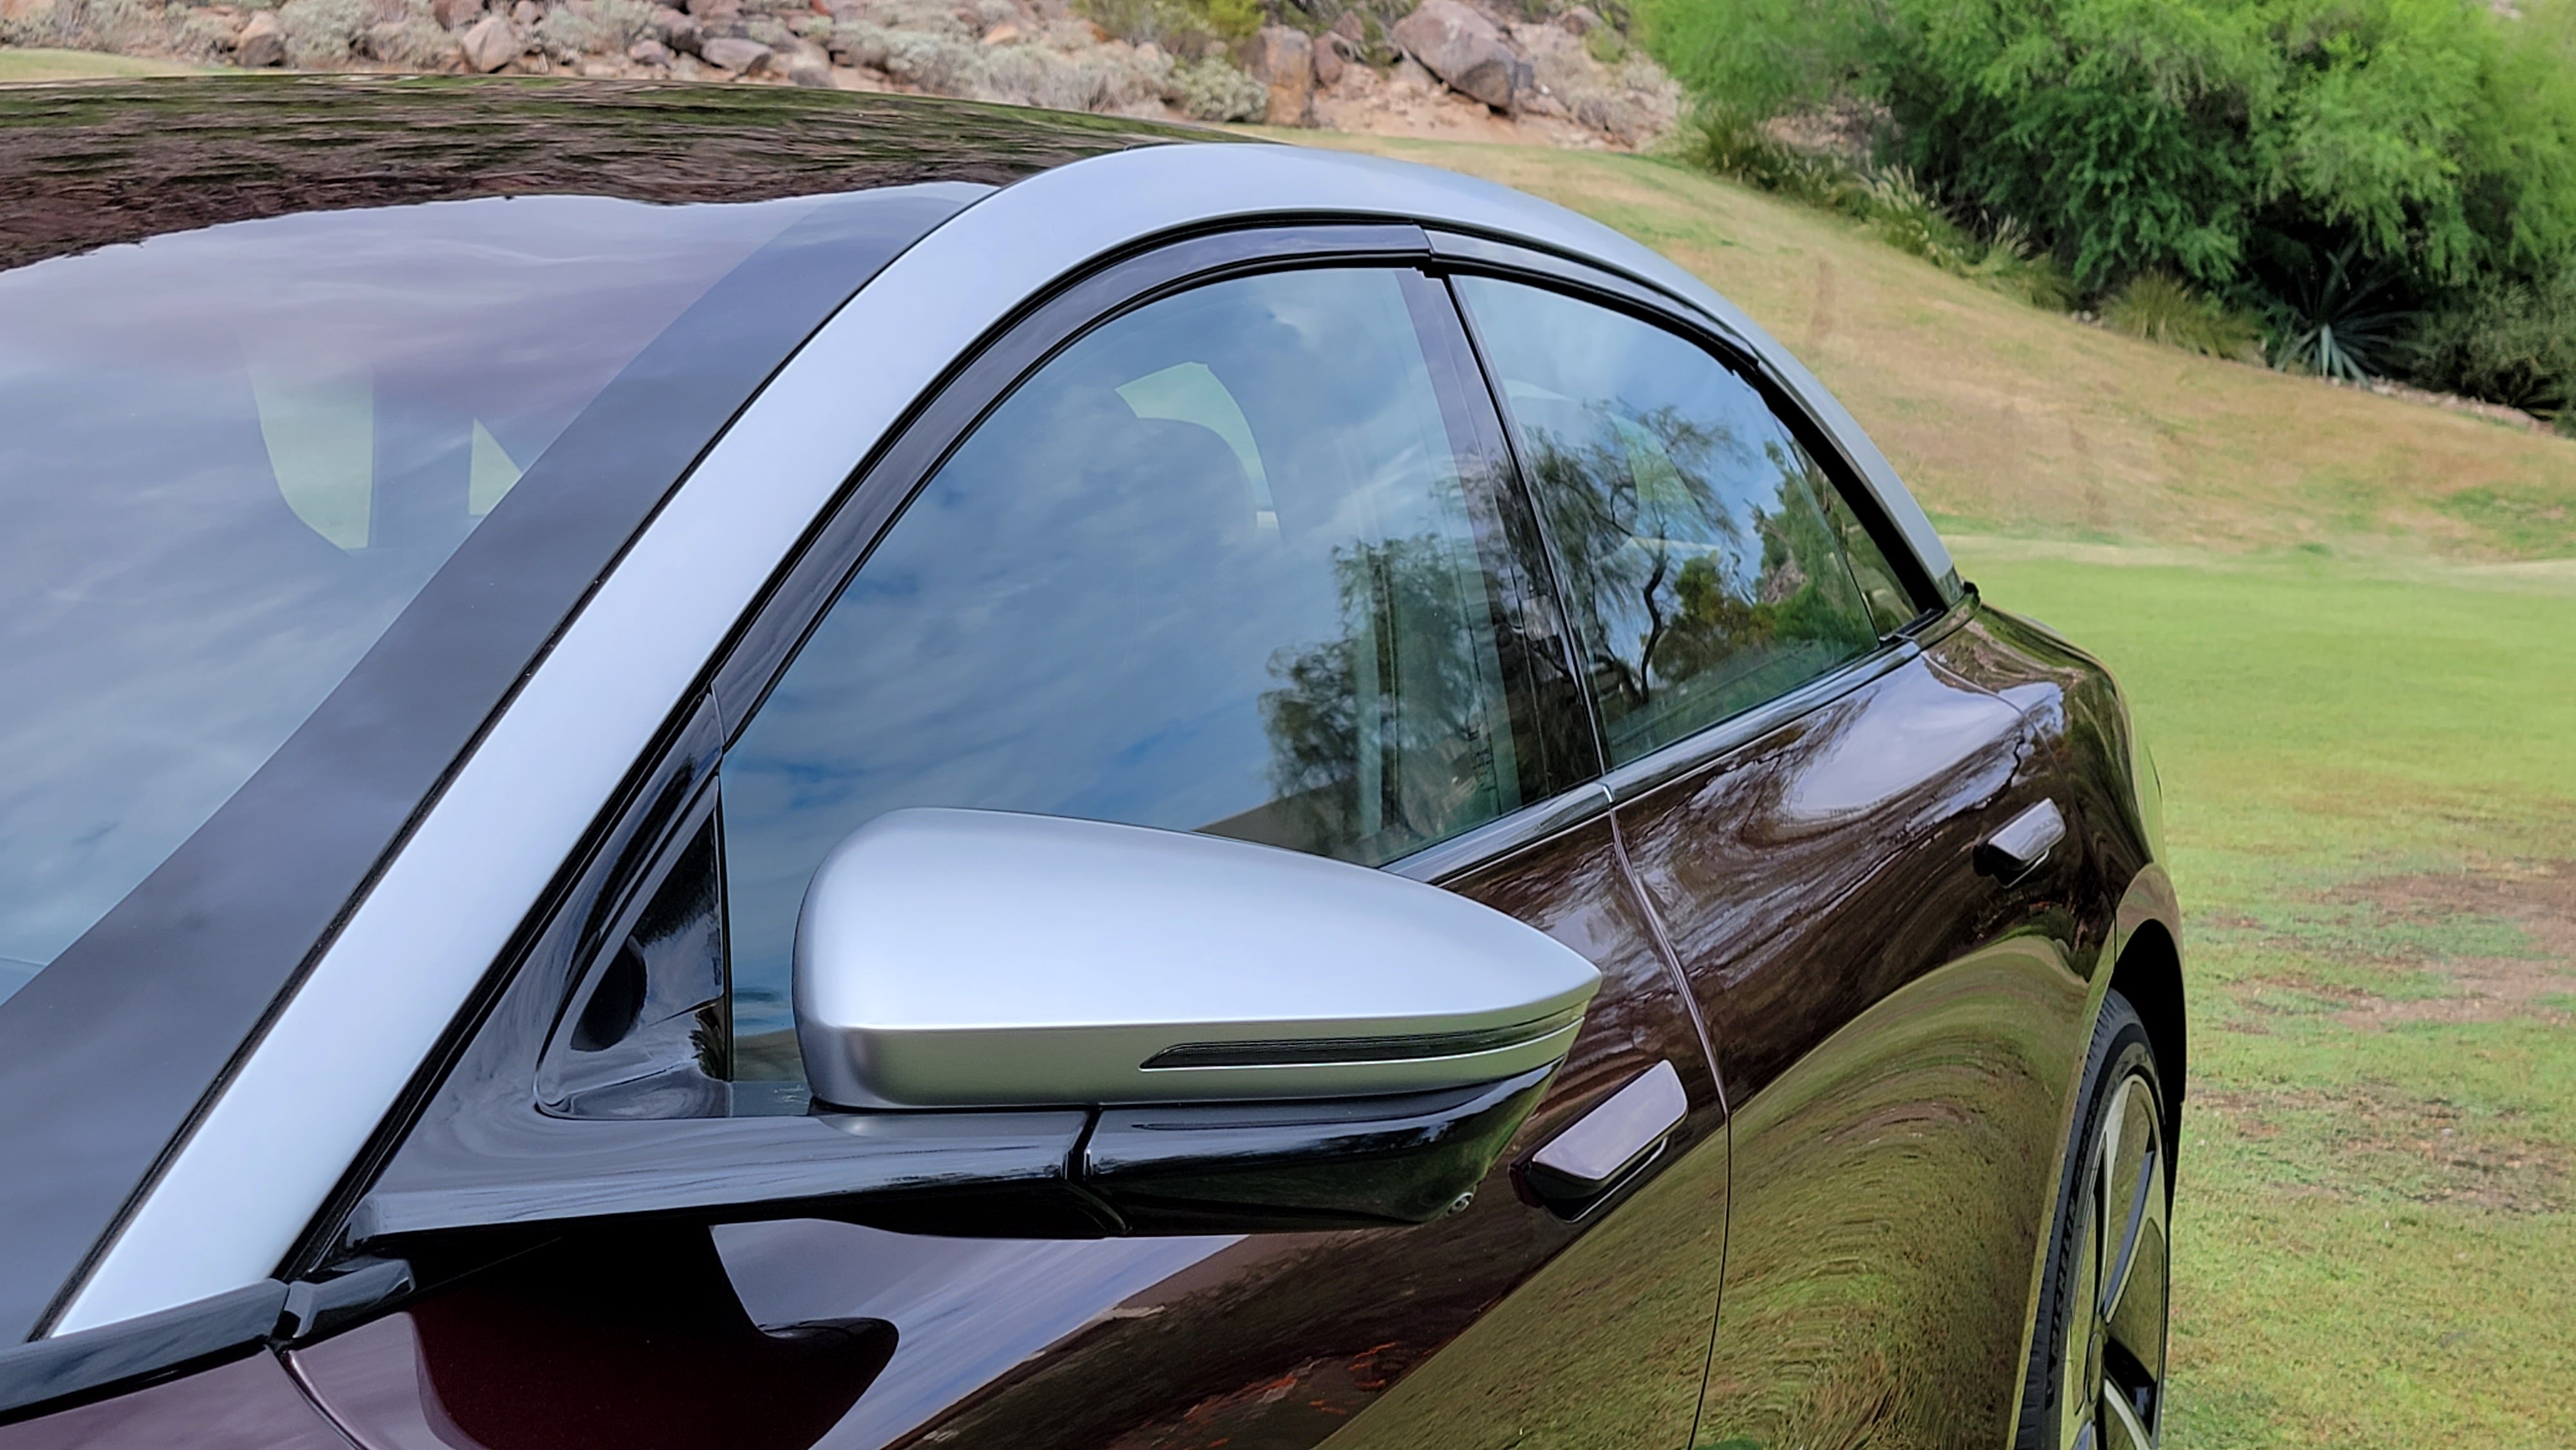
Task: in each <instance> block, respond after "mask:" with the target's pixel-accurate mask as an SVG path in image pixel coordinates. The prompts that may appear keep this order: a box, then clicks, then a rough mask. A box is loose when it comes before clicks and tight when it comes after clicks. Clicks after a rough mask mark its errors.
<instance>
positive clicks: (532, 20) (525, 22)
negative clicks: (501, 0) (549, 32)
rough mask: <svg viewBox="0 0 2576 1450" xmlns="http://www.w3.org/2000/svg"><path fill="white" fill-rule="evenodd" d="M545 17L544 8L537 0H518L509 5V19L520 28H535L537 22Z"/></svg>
mask: <svg viewBox="0 0 2576 1450" xmlns="http://www.w3.org/2000/svg"><path fill="white" fill-rule="evenodd" d="M545 18H546V8H545V7H544V6H542V5H540V4H538V3H537V0H519V3H518V4H516V5H513V6H511V7H510V19H511V20H512V21H514V22H515V23H516V24H517V25H518V27H519V28H520V29H521V30H534V29H536V28H537V22H538V21H540V20H543V19H545Z"/></svg>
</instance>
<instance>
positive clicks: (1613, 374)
mask: <svg viewBox="0 0 2576 1450" xmlns="http://www.w3.org/2000/svg"><path fill="white" fill-rule="evenodd" d="M1457 287H1458V290H1459V293H1460V295H1461V296H1462V297H1463V298H1464V299H1465V301H1466V304H1467V308H1468V311H1469V313H1470V315H1471V316H1472V317H1473V319H1474V321H1475V324H1476V328H1477V333H1478V336H1479V339H1480V340H1481V342H1482V344H1483V346H1484V350H1485V357H1486V362H1487V364H1488V366H1489V367H1490V368H1491V370H1492V372H1493V373H1494V375H1495V378H1496V380H1497V381H1498V382H1499V383H1500V385H1501V387H1502V390H1503V393H1504V397H1505V400H1506V402H1507V403H1508V405H1509V411H1510V413H1511V415H1512V420H1513V423H1514V425H1515V426H1516V428H1517V429H1518V432H1519V437H1520V440H1521V444H1522V448H1523V461H1524V465H1525V467H1526V468H1527V469H1528V471H1529V474H1530V484H1531V487H1532V489H1533V491H1534V492H1535V494H1536V497H1537V502H1538V507H1539V511H1540V513H1541V515H1542V516H1543V517H1544V518H1545V519H1546V521H1547V524H1548V532H1549V540H1550V542H1551V543H1552V544H1553V545H1554V547H1555V550H1556V554H1557V561H1558V566H1559V569H1560V571H1561V574H1562V576H1563V579H1564V582H1565V585H1566V590H1567V594H1568V596H1569V604H1570V605H1571V607H1572V609H1573V612H1574V615H1575V621H1574V622H1575V630H1576V633H1577V635H1578V636H1579V638H1580V639H1581V641H1582V647H1583V651H1584V656H1585V664H1586V666H1587V667H1588V668H1589V670H1590V673H1591V676H1592V685H1593V694H1594V699H1595V702H1596V706H1597V708H1598V710H1599V712H1600V716H1601V728H1602V736H1603V743H1604V745H1605V747H1606V749H1607V753H1608V755H1609V758H1610V761H1611V763H1612V764H1614V765H1616V764H1622V763H1625V762H1627V761H1630V760H1634V759H1636V758H1638V757H1639V756H1642V755H1646V754H1649V753H1651V752H1653V751H1655V750H1657V749H1659V748H1661V747H1663V746H1665V745H1669V744H1671V743H1672V742H1674V741H1676V740H1679V739H1682V738H1683V737H1685V736H1688V735H1691V734H1694V733H1696V732H1697V731H1699V730H1701V729H1703V728H1705V727H1707V726H1709V725H1711V724H1713V723H1715V722H1717V721H1719V720H1722V719H1725V718H1726V717H1728V716H1730V715H1734V714H1737V713H1740V712H1741V711H1744V710H1746V709H1749V708H1751V707H1752V706H1755V705H1758V704H1761V703H1763V702H1764V701H1767V700H1770V699H1773V698H1776V697H1777V696H1779V695H1781V694H1784V693H1786V692H1787V691H1789V690H1791V689H1794V688H1796V687H1797V686H1798V685H1801V684H1803V683H1805V682H1806V681H1808V680H1810V679H1813V678H1814V677H1816V676H1817V675H1819V674H1822V673H1824V672H1826V671H1827V670H1830V669H1832V668H1833V667H1835V666H1836V665H1838V664H1841V663H1842V662H1844V661H1846V660H1849V659H1852V658H1855V657H1857V656H1859V655H1862V654H1865V653H1867V652H1868V651H1869V650H1871V649H1872V648H1873V647H1875V646H1876V644H1877V642H1878V630H1877V628H1876V626H1875V625H1874V624H1873V622H1872V620H1871V618H1870V614H1869V609H1868V606H1867V604H1866V603H1865V602H1864V601H1863V599H1862V598H1861V594H1860V590H1859V589H1858V588H1857V587H1856V586H1855V584H1854V582H1853V578H1852V574H1851V570H1850V567H1849V566H1848V564H1847V563H1846V561H1845V559H1844V557H1843V554H1842V551H1841V549H1840V548H1839V547H1838V545H1837V541H1836V538H1835V531H1834V528H1833V525H1832V522H1831V520H1830V519H1829V518H1828V516H1827V513H1826V504H1827V501H1828V500H1829V499H1830V498H1831V497H1832V484H1831V482H1830V481H1829V480H1828V479H1827V478H1826V477H1825V475H1824V473H1823V472H1822V470H1820V469H1819V468H1818V467H1817V466H1816V464H1815V462H1814V461H1813V460H1812V459H1811V458H1809V456H1808V455H1807V452H1806V450H1805V449H1803V448H1801V447H1800V446H1799V444H1798V442H1797V440H1796V439H1795V437H1793V436H1792V435H1791V433H1790V431H1789V429H1788V428H1787V426H1786V425H1785V424H1783V423H1782V422H1781V421H1780V419H1779V418H1778V417H1777V416H1775V415H1774V414H1773V413H1772V412H1771V410H1770V408H1769V407H1768V406H1767V405H1766V404H1765V403H1764V401H1763V398H1762V395H1761V393H1760V392H1759V391H1757V390H1756V389H1755V388H1754V387H1753V386H1752V385H1751V384H1749V383H1747V382H1746V381H1745V380H1744V379H1742V378H1740V377H1738V376H1737V375H1736V374H1734V373H1733V372H1731V371H1729V370H1728V369H1727V368H1726V367H1724V366H1723V365H1722V364H1720V363H1719V362H1718V361H1717V360H1716V359H1715V358H1713V357H1711V356H1710V355H1709V354H1708V353H1707V352H1706V351H1704V350H1702V349H1701V348H1700V347H1699V346H1698V345H1697V344H1694V343H1692V342H1689V341H1687V340H1685V339H1683V338H1680V337H1677V336H1675V335H1674V334H1672V333H1669V332H1665V331H1663V330H1662V329H1660V328H1657V327H1653V326H1650V325H1648V324H1646V323H1644V322H1640V321H1638V320H1636V319H1634V318H1631V317H1628V316H1625V315H1623V314H1620V313H1616V312H1611V311H1609V310H1607V309H1604V308H1600V307H1596V306H1593V305H1591V304H1589V303H1586V302H1580V301H1577V300H1575V299H1573V298H1570V297H1565V296H1562V295H1560V294H1557V293H1553V292H1547V291H1543V290H1541V289H1539V288H1536V287H1530V286H1524V285H1522V284H1519V283H1514V282H1504V281H1499V280H1494V279H1488V278H1480V277H1462V278H1460V279H1458V282H1457Z"/></svg>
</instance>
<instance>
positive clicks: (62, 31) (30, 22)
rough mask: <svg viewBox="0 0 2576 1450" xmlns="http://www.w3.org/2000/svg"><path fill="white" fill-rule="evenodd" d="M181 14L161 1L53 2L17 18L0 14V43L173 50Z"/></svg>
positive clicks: (69, 47) (123, 49)
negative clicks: (177, 22) (166, 6)
mask: <svg viewBox="0 0 2576 1450" xmlns="http://www.w3.org/2000/svg"><path fill="white" fill-rule="evenodd" d="M179 18H180V17H178V16H176V15H174V14H173V13H172V12H171V11H170V10H167V9H164V8H163V6H162V5H161V4H160V0H54V3H53V4H52V5H51V6H50V7H45V8H41V9H32V10H30V11H28V12H27V13H26V14H25V15H22V16H19V17H17V18H14V19H13V18H10V17H8V16H6V15H0V45H24V46H31V47H32V46H54V47H59V48H62V49H65V50H105V51H157V50H165V49H171V48H173V41H174V35H173V32H174V31H175V30H177V29H178V26H177V25H176V24H174V21H177V20H179ZM181 48H183V49H184V47H181Z"/></svg>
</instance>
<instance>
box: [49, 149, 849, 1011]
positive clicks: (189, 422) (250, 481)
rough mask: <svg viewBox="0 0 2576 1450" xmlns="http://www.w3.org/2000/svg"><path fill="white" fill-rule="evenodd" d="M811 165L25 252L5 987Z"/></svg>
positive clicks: (348, 661)
mask: <svg viewBox="0 0 2576 1450" xmlns="http://www.w3.org/2000/svg"><path fill="white" fill-rule="evenodd" d="M816 205H817V201H816V199H814V198H797V199H790V200H783V201H772V202H761V203H755V204H748V205H733V206H707V205H701V206H687V207H667V206H653V205H648V204H644V203H638V202H631V201H622V200H614V199H609V198H604V197H572V196H549V197H519V198H484V199H476V200H469V201H456V202H442V203H435V204H430V205H421V206H406V207H393V208H376V209H369V210H356V211H341V212H327V213H318V214H308V215H300V216H291V217H280V218H275V219H271V220H262V221H250V222H238V223H232V224H228V225H224V226H217V227H212V228H208V229H206V230H202V231H197V232H189V233H182V234H177V235H170V236H162V237H155V238H153V239H151V240H149V241H145V242H142V243H139V244H132V245H123V246H114V247H108V248H104V249H101V250H98V251H94V252H89V253H86V254H82V255H78V256H70V257H61V258H56V259H53V260H49V261H45V262H40V263H37V264H35V265H33V266H29V267H24V268H20V269H18V270H16V271H12V272H4V273H0V520H5V524H0V682H5V690H6V694H7V702H6V707H5V709H0V998H5V997H7V996H8V995H9V994H10V993H12V992H14V991H16V990H17V989H18V988H19V987H21V986H23V985H24V984H25V983H26V982H27V981H28V980H29V979H31V978H32V977H33V976H34V975H35V974H36V972H38V971H39V970H40V969H41V968H43V967H44V966H45V964H47V963H48V962H50V961H52V960H53V959H54V958H55V956H56V955H58V954H59V953H61V952H62V951H63V949H64V948H66V947H67V946H69V945H70V944H71V943H72V942H73V941H74V940H75V939H77V938H78V937H79V936H80V935H81V934H82V933H83V932H84V931H86V930H88V929H89V927H90V926H91V925H93V924H94V923H96V922H97V921H98V920H99V919H100V917H101V916H103V915H104V914H105V913H106V912H107V911H108V909H109V908H110V907H112V906H114V905H115V904H116V902H117V901H118V900H119V899H120V898H121V897H123V896H124V895H125V894H126V893H127V892H129V891H131V890H132V889H133V888H134V887H135V886H136V885H137V884H138V883H139V882H141V881H142V880H143V878H144V877H145V876H146V875H148V874H149V873H151V871H152V870H153V869H154V868H155V867H156V866H157V865H159V864H160V863H161V862H162V861H163V860H164V859H165V858H167V857H168V856H169V855H170V854H171V853H172V852H173V851H174V850H175V849H176V848H177V847H178V846H179V844H180V843H181V842H182V841H184V840H186V839H187V838H188V836H189V835H190V833H192V832H193V831H195V830H196V829H197V828H198V827H199V826H200V825H202V824H204V823H205V821H206V820H207V818H208V817H209V816H211V815H212V814H213V813H214V812H215V810H216V808H217V807H219V806H221V805H222V804H223V803H224V801H225V800H226V798H227V797H229V796H231V795H232V794H233V793H234V791H235V790H237V789H238V788H239V787H240V786H241V785H242V783H243V782H244V781H246V780H248V779H249V778H250V776H251V775H252V773H253V772H255V771H257V770H258V769H259V767H260V766H261V764H262V763H263V762H264V761H266V760H267V759H268V758H269V756H270V755H271V754H273V753H274V752H275V751H276V750H277V748H278V746H279V745H281V744H282V743H284V742H285V740H286V738H287V737H288V736H289V735H290V734H292V733H293V732H294V731H295V729H296V727H297V726H298V725H299V724H301V723H302V722H303V721H304V720H305V718H306V717H307V716H308V715H310V714H312V712H313V711H314V709H315V707H316V706H318V705H319V704H320V703H321V701H322V700H323V698H324V697H325V696H327V695H329V694H330V693H331V691H332V689H333V687H334V686H335V685H337V684H338V683H339V682H340V681H341V679H342V678H343V677H344V676H346V675H347V674H348V673H349V671H350V670H351V668H352V667H353V666H354V665H355V664H356V663H357V661H358V660H359V658H360V657H361V656H362V655H364V654H365V653H366V652H367V650H368V649H369V647H370V646H371V645H373V644H374V643H375V641H376V640H377V638H378V637H379V636H380V635H382V634H383V633H384V632H385V630H386V628H387V627H388V626H389V625H390V624H391V623H392V622H393V620H394V618H395V616H396V615H397V614H399V613H400V612H401V611H402V609H403V607H404V605H405V604H406V603H408V602H409V601H410V600H411V598H412V597H413V596H414V595H415V594H417V593H418V592H419V591H420V590H421V588H422V587H423V586H424V585H425V584H426V583H427V582H428V581H429V579H430V576H431V575H432V574H434V573H436V572H437V570H438V568H439V566H440V565H441V564H442V563H443V562H444V561H445V560H446V559H447V557H448V556H449V555H450V554H451V553H452V552H454V551H455V549H456V547H457V545H458V544H459V543H460V542H462V541H463V540H464V538H465V537H466V536H467V534H468V533H469V532H471V531H472V530H473V529H474V528H475V526H476V525H477V524H478V523H479V522H480V521H481V520H482V519H484V518H485V517H486V516H487V515H489V514H491V513H492V512H493V511H494V510H496V509H500V508H506V507H507V506H508V500H509V497H510V493H511V488H512V485H514V484H515V483H516V482H517V481H518V478H519V476H520V474H521V473H522V472H523V471H525V469H526V468H527V467H528V466H529V464H530V463H532V462H533V461H534V460H535V459H536V458H537V456H538V455H539V454H540V453H542V452H544V451H545V449H546V447H547V445H548V444H550V443H551V442H553V441H554V439H555V437H556V435H558V434H559V433H561V432H562V431H563V430H564V428H565V426H566V425H567V424H568V423H570V422H571V421H572V419H573V418H574V416H575V415H576V414H578V413H579V412H580V411H581V410H582V408H583V407H584V405H586V404H587V403H589V402H590V401H591V400H592V398H593V397H595V396H596V395H597V394H598V393H599V392H600V391H601V390H602V389H603V388H604V387H606V386H607V384H608V383H609V381H610V380H611V379H613V378H615V377H616V376H617V374H618V373H619V371H620V370H621V369H622V368H624V367H625V366H626V364H627V363H628V362H629V361H630V360H632V359H634V357H635V356H636V354H638V353H639V352H641V351H642V350H643V349H644V347H645V345H646V344H647V343H649V342H651V341H652V340H653V339H654V338H655V337H656V336H657V335H658V334H660V333H661V332H662V331H663V330H664V329H665V328H666V327H668V326H669V325H670V324H671V323H672V321H673V320H674V319H676V318H678V317H679V315H680V314H681V313H682V312H683V311H684V310H685V309H687V308H688V307H689V305H690V304H691V303H693V302H695V301H696V300H697V299H698V298H699V297H700V296H702V295H703V294H704V293H706V292H707V290H708V289H709V288H710V287H711V286H713V285H714V284H715V283H716V282H717V281H718V280H719V279H721V278H723V277H724V276H725V275H726V274H727V273H728V272H730V271H731V270H733V268H734V267H735V266H736V265H737V264H738V263H740V262H741V261H743V260H744V259H745V258H746V257H747V256H749V255H750V254H751V253H752V252H754V251H755V250H756V249H758V248H759V247H761V246H762V244H763V243H765V242H767V241H769V240H770V239H771V238H773V237H775V236H776V235H777V234H778V233H779V232H780V231H781V230H782V229H784V228H786V227H787V226H788V225H789V224H791V223H793V222H795V221H796V220H797V219H798V218H800V217H802V216H804V215H806V214H808V213H809V212H811V211H812V210H813V209H814V207H815V206H816Z"/></svg>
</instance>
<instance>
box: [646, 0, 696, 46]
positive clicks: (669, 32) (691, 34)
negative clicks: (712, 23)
mask: <svg viewBox="0 0 2576 1450" xmlns="http://www.w3.org/2000/svg"><path fill="white" fill-rule="evenodd" d="M653 38H654V39H656V40H659V41H660V42H662V43H663V44H664V45H667V46H669V47H671V49H672V50H674V51H676V52H678V53H679V54H681V55H696V54H697V53H698V47H699V46H700V45H702V44H704V43H705V41H706V38H707V37H706V32H705V31H703V30H700V29H699V28H698V20H697V17H696V16H694V15H691V14H689V13H688V12H686V11H684V10H674V9H672V8H671V7H670V6H668V5H657V6H655V7H653Z"/></svg>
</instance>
